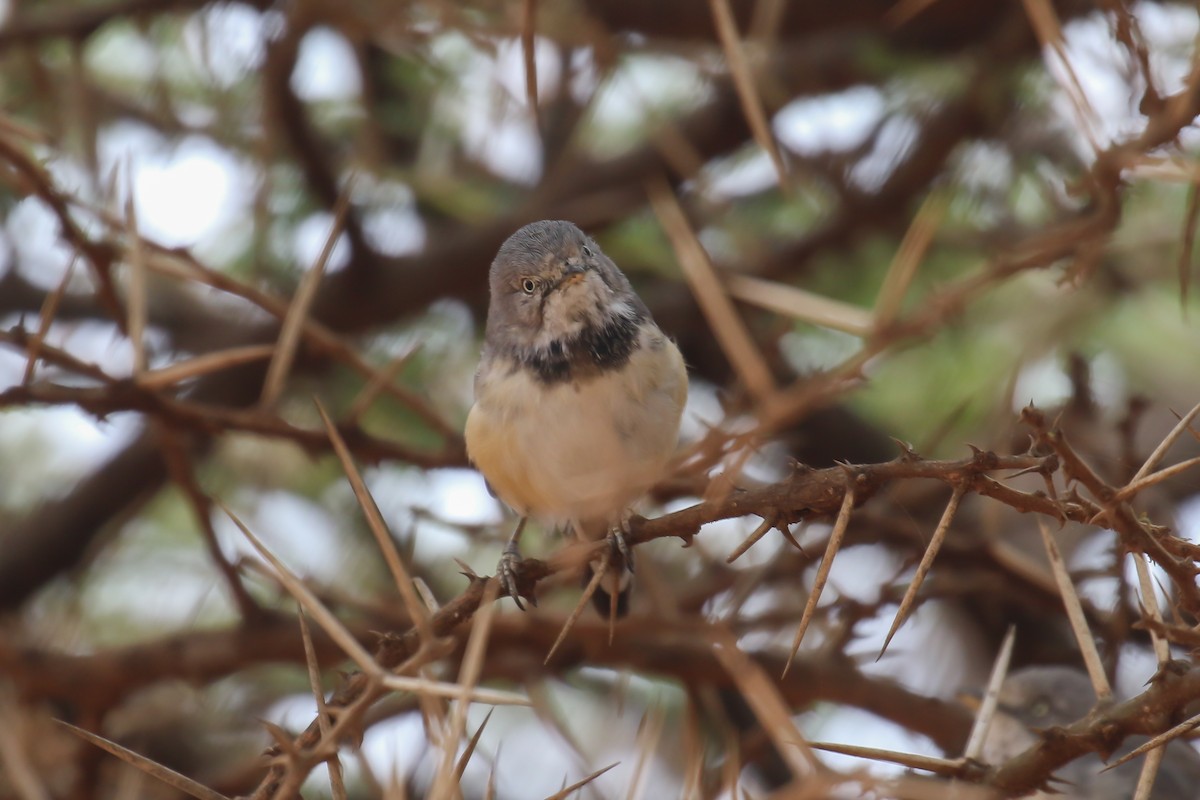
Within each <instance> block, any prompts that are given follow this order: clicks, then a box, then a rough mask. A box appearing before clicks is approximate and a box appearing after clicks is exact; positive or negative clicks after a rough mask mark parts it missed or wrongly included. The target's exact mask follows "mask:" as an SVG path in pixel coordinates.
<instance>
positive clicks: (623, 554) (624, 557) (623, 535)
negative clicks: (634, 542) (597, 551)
mask: <svg viewBox="0 0 1200 800" xmlns="http://www.w3.org/2000/svg"><path fill="white" fill-rule="evenodd" d="M632 533H633V531H632V530H631V529H630V527H629V518H628V517H622V518H621V522H620V524H619V525H618V526H617V527H615V528H611V529H609V531H608V537H607V538H608V549H609V552H610V555H609V563H610V564H616V563H617V562H618V561H620V562H624V564H625V569H627V570H629V571H630V572H633V571H634V569H633V548H632V547H631V546H630V544H629V540H628V538H627V537H628V536H630V535H631V534H632Z"/></svg>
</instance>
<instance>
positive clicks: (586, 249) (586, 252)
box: [583, 244, 593, 258]
mask: <svg viewBox="0 0 1200 800" xmlns="http://www.w3.org/2000/svg"><path fill="white" fill-rule="evenodd" d="M583 254H584V255H585V256H587V257H588V258H591V257H592V255H593V253H592V248H590V247H588V246H587V245H586V244H585V245H584V246H583Z"/></svg>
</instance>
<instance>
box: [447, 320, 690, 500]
mask: <svg viewBox="0 0 1200 800" xmlns="http://www.w3.org/2000/svg"><path fill="white" fill-rule="evenodd" d="M639 345H640V346H639V347H638V349H637V350H635V352H634V353H633V355H632V356H631V357H630V359H629V361H628V362H627V363H626V364H624V365H623V366H621V367H619V368H617V369H613V370H607V371H604V372H601V373H599V374H598V375H596V376H594V377H591V378H589V379H587V380H582V381H577V382H558V383H550V384H546V383H542V382H540V381H538V380H537V378H535V377H534V376H533V375H532V374H531V373H530V372H529V371H528V370H527V369H523V368H514V365H513V364H512V363H511V362H496V363H493V364H492V365H491V367H490V368H489V369H488V370H487V371H486V373H484V374H481V375H480V379H479V381H478V384H477V392H478V397H477V398H476V402H475V406H474V407H473V408H472V409H471V414H470V416H469V417H468V419H467V429H466V438H467V449H468V453H469V455H470V457H471V460H472V461H473V462H475V464H476V465H477V466H478V467H479V469H480V470H481V471H482V472H483V474H484V477H486V478H487V479H488V482H489V483H490V484H491V486H492V488H493V489H494V490H495V492H496V494H497V495H498V496H499V497H500V499H501V500H503V501H504V502H505V503H506V504H507V505H509V506H510V507H511V508H513V510H515V511H516V512H517V513H519V514H522V515H531V516H535V517H539V518H542V519H545V520H547V521H551V522H555V523H558V524H562V523H566V522H568V521H574V522H579V523H586V522H589V521H596V522H599V521H603V522H606V523H611V522H613V521H615V519H616V518H617V517H618V516H619V515H620V514H621V512H623V511H624V510H625V509H626V508H628V507H629V506H630V504H632V503H633V502H634V501H635V500H637V499H638V497H640V496H641V495H642V494H643V493H644V492H645V491H646V490H647V489H648V488H650V486H652V485H653V484H654V482H655V481H657V480H658V479H659V478H660V477H662V471H663V469H664V467H665V466H666V463H667V461H668V460H669V459H670V457H671V455H672V454H673V453H674V451H675V446H676V441H677V438H678V433H679V419H680V415H681V413H682V411H683V404H684V400H685V398H686V393H687V373H686V371H685V369H684V366H683V359H682V357H681V356H680V355H679V350H678V349H677V348H676V347H675V345H674V344H673V343H671V342H670V341H669V340H667V339H666V338H665V337H663V336H662V334H661V333H660V332H659V331H658V329H657V328H656V327H654V326H653V325H647V326H646V327H645V328H644V329H643V331H642V334H641V336H640V341H639Z"/></svg>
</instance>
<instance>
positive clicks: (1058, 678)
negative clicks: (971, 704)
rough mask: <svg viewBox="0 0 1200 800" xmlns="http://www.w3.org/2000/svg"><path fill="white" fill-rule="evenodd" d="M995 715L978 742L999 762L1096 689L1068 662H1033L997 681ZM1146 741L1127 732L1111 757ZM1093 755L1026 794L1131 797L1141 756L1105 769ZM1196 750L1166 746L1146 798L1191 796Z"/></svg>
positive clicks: (1080, 707)
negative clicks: (1045, 788) (1050, 787)
mask: <svg viewBox="0 0 1200 800" xmlns="http://www.w3.org/2000/svg"><path fill="white" fill-rule="evenodd" d="M998 700H999V703H998V705H997V714H996V716H995V717H994V718H993V720H992V725H991V727H990V728H989V729H988V734H987V736H986V737H985V738H984V743H983V760H984V761H986V762H987V763H989V764H993V765H995V764H1001V763H1003V762H1005V761H1007V760H1009V759H1010V758H1013V757H1014V756H1016V755H1018V754H1019V753H1021V752H1023V751H1024V750H1027V749H1028V748H1030V747H1032V746H1033V745H1035V744H1037V743H1038V741H1039V740H1040V737H1039V736H1038V733H1037V732H1038V731H1041V730H1045V729H1047V728H1052V727H1055V726H1066V725H1070V724H1071V723H1073V722H1077V721H1079V720H1081V719H1083V718H1084V717H1086V716H1087V714H1088V712H1089V711H1091V710H1092V706H1094V705H1095V704H1096V694H1095V692H1094V691H1093V690H1092V682H1091V681H1090V680H1089V679H1088V676H1087V674H1086V673H1084V672H1082V671H1080V670H1078V669H1074V668H1072V667H1062V666H1035V667H1026V668H1024V669H1020V670H1017V671H1015V672H1013V673H1012V674H1011V675H1009V676H1008V677H1007V678H1005V680H1004V683H1003V684H1001V686H1000V694H999V698H998ZM1146 741H1147V739H1146V737H1144V736H1131V737H1129V738H1127V739H1126V740H1125V741H1124V742H1123V743H1122V744H1121V747H1120V748H1118V749H1117V751H1116V752H1115V753H1114V754H1113V755H1112V760H1115V759H1117V758H1120V757H1121V756H1122V755H1125V754H1126V753H1128V752H1130V751H1132V750H1134V749H1135V748H1136V747H1138V746H1140V745H1141V744H1143V743H1145V742H1146ZM1104 767H1105V763H1104V762H1103V761H1102V760H1101V758H1100V756H1099V755H1096V754H1095V753H1090V754H1088V755H1085V756H1081V757H1080V758H1077V759H1075V760H1074V761H1072V762H1071V763H1069V764H1066V765H1064V766H1063V768H1062V769H1061V770H1059V771H1058V773H1057V774H1056V775H1055V778H1056V780H1055V782H1054V783H1055V788H1054V791H1053V792H1039V793H1035V794H1033V795H1030V797H1034V798H1039V799H1041V798H1044V799H1045V800H1050V798H1055V799H1056V800H1126V798H1130V797H1133V794H1134V788H1135V787H1136V786H1137V782H1138V776H1139V774H1140V773H1141V769H1142V758H1135V759H1132V760H1130V761H1127V762H1126V763H1124V764H1122V765H1120V766H1119V767H1115V768H1114V769H1111V770H1109V771H1107V772H1105V771H1103V770H1104ZM1197 787H1200V754H1198V753H1197V752H1196V750H1195V749H1194V748H1192V747H1191V746H1190V745H1188V744H1186V743H1184V742H1182V741H1175V742H1172V743H1170V744H1168V745H1167V748H1166V753H1165V754H1164V756H1163V762H1162V765H1161V766H1160V767H1159V770H1158V775H1157V777H1156V778H1155V780H1154V788H1153V789H1152V790H1151V794H1150V797H1151V798H1154V800H1194V798H1196V797H1197V796H1198V794H1200V792H1198V790H1197Z"/></svg>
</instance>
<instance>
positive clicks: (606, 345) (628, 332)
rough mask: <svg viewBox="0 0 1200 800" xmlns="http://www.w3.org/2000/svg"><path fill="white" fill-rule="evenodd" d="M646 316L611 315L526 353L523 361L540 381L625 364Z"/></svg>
mask: <svg viewBox="0 0 1200 800" xmlns="http://www.w3.org/2000/svg"><path fill="white" fill-rule="evenodd" d="M641 327H642V316H641V315H640V314H639V315H636V316H632V317H626V316H615V317H610V318H609V320H608V321H607V322H606V323H604V324H603V325H589V326H588V327H586V328H584V329H583V330H582V331H581V332H580V333H579V334H578V335H577V336H573V337H571V338H570V339H557V340H555V341H553V342H551V343H550V345H549V346H548V347H546V348H544V349H538V350H534V351H531V352H527V353H523V354H522V355H521V357H520V361H521V364H522V365H524V366H525V367H526V368H528V369H529V370H530V371H532V372H533V374H534V375H535V376H536V377H537V379H538V380H539V381H541V382H542V383H546V384H552V383H564V382H566V381H570V380H574V379H576V378H584V377H588V376H590V375H594V374H597V373H600V372H605V371H607V370H611V369H616V368H618V367H621V366H624V365H625V363H626V362H628V361H629V358H630V357H631V356H632V355H633V353H634V351H635V350H637V347H638V336H639V335H640V333H641Z"/></svg>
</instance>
